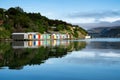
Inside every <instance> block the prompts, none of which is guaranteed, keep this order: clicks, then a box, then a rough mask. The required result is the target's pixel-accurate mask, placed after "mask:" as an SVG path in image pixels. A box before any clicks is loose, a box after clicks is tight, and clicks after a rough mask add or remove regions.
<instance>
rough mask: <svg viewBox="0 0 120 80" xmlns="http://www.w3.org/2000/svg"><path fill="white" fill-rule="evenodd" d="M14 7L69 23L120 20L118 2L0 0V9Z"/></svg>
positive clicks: (111, 0)
mask: <svg viewBox="0 0 120 80" xmlns="http://www.w3.org/2000/svg"><path fill="white" fill-rule="evenodd" d="M16 6H19V7H21V8H23V9H24V11H26V12H40V13H41V14H42V15H44V16H47V17H48V18H50V19H61V20H64V21H66V22H70V23H97V22H101V21H107V22H114V21H116V20H120V0H0V7H1V8H5V9H8V8H10V7H16Z"/></svg>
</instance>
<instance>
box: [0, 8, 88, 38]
mask: <svg viewBox="0 0 120 80" xmlns="http://www.w3.org/2000/svg"><path fill="white" fill-rule="evenodd" d="M13 32H40V33H41V34H43V33H49V32H59V33H68V34H70V35H71V36H73V38H84V37H85V35H86V34H87V32H86V31H85V30H84V29H83V28H81V27H79V26H78V25H72V24H70V23H67V22H64V21H62V20H52V19H48V18H47V17H45V16H42V15H41V14H40V13H27V12H24V10H23V9H22V8H20V7H11V8H9V9H8V10H6V9H3V8H0V39H10V36H11V33H13Z"/></svg>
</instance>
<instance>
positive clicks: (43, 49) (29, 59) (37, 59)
mask: <svg viewBox="0 0 120 80" xmlns="http://www.w3.org/2000/svg"><path fill="white" fill-rule="evenodd" d="M11 44H12V46H11ZM85 46H86V43H85V42H70V41H67V40H64V41H15V42H12V43H10V42H1V43H0V66H1V67H4V66H8V67H9V69H22V68H23V66H25V65H34V64H41V63H44V62H45V60H47V59H48V58H54V57H56V58H57V57H63V56H64V55H66V54H67V52H71V51H75V50H81V49H82V48H85Z"/></svg>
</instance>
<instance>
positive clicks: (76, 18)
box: [64, 10, 120, 24]
mask: <svg viewBox="0 0 120 80" xmlns="http://www.w3.org/2000/svg"><path fill="white" fill-rule="evenodd" d="M64 20H65V21H67V22H70V23H73V24H75V23H99V22H103V21H105V22H114V21H117V20H120V10H116V11H102V12H94V11H93V12H84V13H83V12H82V13H80V12H75V13H72V14H69V15H67V17H66V19H64Z"/></svg>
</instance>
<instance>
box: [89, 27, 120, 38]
mask: <svg viewBox="0 0 120 80" xmlns="http://www.w3.org/2000/svg"><path fill="white" fill-rule="evenodd" d="M88 33H89V35H91V36H92V37H112V38H115V37H116V38H118V37H120V26H114V27H98V28H92V29H90V30H88Z"/></svg>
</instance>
